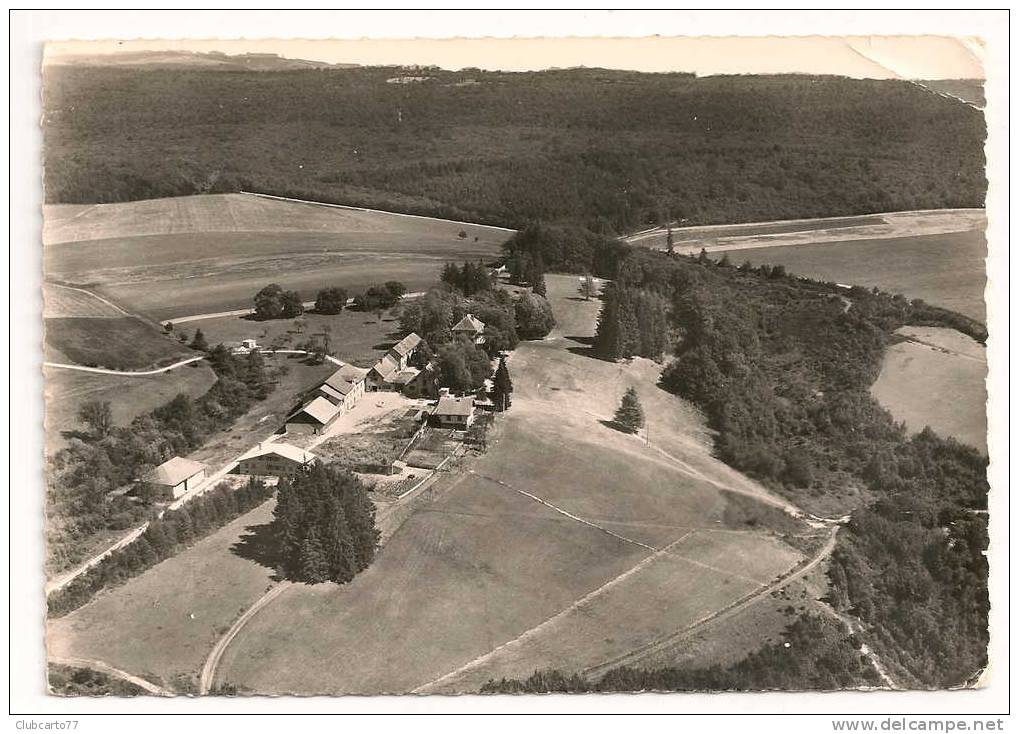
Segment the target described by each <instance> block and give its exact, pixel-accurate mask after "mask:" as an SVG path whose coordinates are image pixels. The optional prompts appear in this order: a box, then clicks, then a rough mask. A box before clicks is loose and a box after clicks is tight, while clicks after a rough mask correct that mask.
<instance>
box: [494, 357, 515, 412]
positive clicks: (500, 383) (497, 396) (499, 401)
mask: <svg viewBox="0 0 1019 734" xmlns="http://www.w3.org/2000/svg"><path fill="white" fill-rule="evenodd" d="M492 399H493V402H494V403H495V408H496V410H507V409H508V408H509V407H510V405H512V404H513V381H512V380H511V379H510V374H509V368H508V367H507V366H506V358H505V357H503V358H501V359H500V360H499V368H498V369H497V370H496V371H495V387H494V389H493V390H492Z"/></svg>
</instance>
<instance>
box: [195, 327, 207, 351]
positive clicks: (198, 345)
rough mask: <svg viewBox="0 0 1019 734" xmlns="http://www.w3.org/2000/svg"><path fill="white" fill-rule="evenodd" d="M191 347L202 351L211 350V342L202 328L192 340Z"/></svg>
mask: <svg viewBox="0 0 1019 734" xmlns="http://www.w3.org/2000/svg"><path fill="white" fill-rule="evenodd" d="M191 348H192V349H197V350H198V351H200V352H207V351H209V342H207V341H206V340H205V334H203V333H202V330H201V329H198V330H197V331H196V332H195V336H194V338H193V339H192V340H191Z"/></svg>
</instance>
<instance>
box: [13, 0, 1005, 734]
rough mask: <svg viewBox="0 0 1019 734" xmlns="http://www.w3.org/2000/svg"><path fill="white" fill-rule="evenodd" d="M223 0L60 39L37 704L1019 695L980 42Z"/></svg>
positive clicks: (49, 248) (47, 244)
mask: <svg viewBox="0 0 1019 734" xmlns="http://www.w3.org/2000/svg"><path fill="white" fill-rule="evenodd" d="M84 12H86V14H87V11H84ZM234 12H240V11H234ZM531 12H538V11H531ZM599 12H601V11H599ZM870 12H872V13H874V12H879V11H870ZM454 14H455V13H454ZM538 14H539V15H540V12H538ZM298 15H299V13H298ZM340 15H341V16H342V13H341V14H340ZM507 15H508V16H512V15H513V13H512V12H507ZM636 15H639V13H636ZM921 15H922V13H921ZM191 16H192V17H193V20H194V23H195V26H196V31H195V33H196V34H197V35H196V37H194V38H178V37H166V38H160V37H158V35H156V36H153V35H151V34H147V35H146V36H145V37H144V38H142V37H138V36H132V35H126V36H112V35H111V36H110V37H107V38H85V37H81V38H77V37H74V36H69V37H63V38H52V39H49V40H47V41H46V42H45V43H44V44H40V45H39V47H38V48H37V54H38V57H37V62H38V66H37V68H36V70H35V71H36V73H37V74H38V85H39V98H38V104H39V114H38V118H37V119H36V121H35V124H36V125H37V127H38V133H37V134H38V139H39V143H40V145H39V150H38V151H36V152H35V153H34V155H36V156H38V166H39V176H40V180H29V179H25V180H24V181H22V182H21V184H20V185H21V186H23V187H27V188H33V187H34V189H35V190H37V196H38V202H39V212H40V226H39V228H38V230H37V236H38V238H39V239H38V240H36V241H20V242H19V244H18V246H19V247H21V248H24V249H27V250H30V251H32V255H31V257H32V258H34V259H35V260H36V261H37V262H38V266H39V268H41V275H40V276H38V277H39V278H40V279H41V282H39V283H38V286H37V287H38V289H39V292H38V295H37V296H35V298H36V299H37V302H38V312H37V313H36V315H35V316H34V317H33V318H34V319H35V321H34V322H33V323H35V324H38V334H39V339H40V346H39V354H38V355H37V356H34V357H33V356H32V355H25V359H36V360H37V361H36V362H34V364H33V366H32V367H31V369H32V370H35V372H36V373H37V374H38V373H40V372H41V381H40V384H41V385H42V393H41V394H38V395H36V394H32V395H29V396H27V399H28V400H33V401H36V402H37V403H38V404H39V406H40V408H39V410H40V413H41V414H42V416H43V423H42V425H40V426H39V435H40V437H41V438H40V440H41V448H40V449H39V452H40V453H41V456H40V458H39V459H38V463H39V465H40V466H41V472H40V473H39V476H38V477H37V479H36V484H35V485H30V486H22V487H21V488H20V490H19V491H20V492H23V493H29V494H34V495H37V496H38V497H39V498H40V499H39V502H40V504H41V506H42V513H43V517H39V518H37V519H36V520H34V522H37V523H38V524H39V526H40V527H41V528H42V530H41V532H40V535H42V536H43V537H42V538H41V539H40V540H39V544H40V547H41V548H43V550H41V551H40V557H41V563H42V566H43V568H42V569H40V570H39V572H38V575H39V582H38V588H37V590H36V591H34V592H33V593H34V594H36V595H38V596H39V597H40V598H42V596H43V595H44V597H45V611H44V616H45V621H44V623H40V625H39V629H38V630H37V631H34V632H33V633H32V634H34V635H36V636H37V637H38V638H39V642H38V645H40V646H43V645H44V649H45V675H44V676H40V679H39V680H37V681H35V682H34V684H33V685H34V686H35V688H37V689H38V692H39V693H40V694H41V695H44V696H45V697H46V698H47V699H62V700H65V701H66V700H74V699H81V700H85V699H88V700H89V701H92V700H95V699H97V698H102V699H107V700H110V701H112V700H119V701H124V700H131V701H136V702H137V701H144V700H145V699H168V701H167V702H166V705H170V702H171V701H176V702H179V705H181V706H183V705H187V702H188V701H193V700H196V699H199V700H201V699H206V700H209V699H214V700H216V701H220V702H222V703H223V705H227V704H230V705H234V704H235V703H236V705H238V706H243V702H245V701H250V702H256V701H263V700H266V699H264V697H267V696H271V697H287V698H289V697H309V696H316V697H322V696H326V697H350V696H357V697H374V696H388V697H390V700H394V701H395V700H397V699H395V698H393V697H414V698H429V699H431V698H436V699H443V698H445V699H449V698H450V697H465V696H467V697H478V698H477V699H474V698H472V700H480V701H482V703H484V702H485V701H488V700H495V701H510V702H511V703H510V705H512V701H513V700H518V701H520V702H521V703H520V706H521V707H522V708H519V709H518V712H523V711H524V710H525V708H526V706H525V702H527V701H530V700H533V697H532V696H531V695H530V694H557V695H559V696H567V698H566V699H565V700H566V701H568V703H569V705H571V707H572V708H574V709H575V708H576V707H580V708H582V707H583V705H584V702H585V701H597V700H606V699H605V698H604V697H599V696H594V695H592V694H619V693H631V694H632V693H640V692H644V693H645V694H649V693H652V692H653V693H658V694H668V696H669V698H667V699H665V701H667V702H675V703H676V704H677V705H678V706H681V705H682V701H683V700H684V699H685V698H686V697H688V696H694V695H696V694H703V693H708V692H711V693H724V694H725V697H724V698H718V697H716V698H715V699H714V700H715V702H716V703H717V704H718V705H719V706H722V705H723V704H722V702H723V701H730V700H731V701H734V702H735V703H734V704H733V705H739V702H740V701H742V700H745V697H750V698H755V697H756V700H759V699H761V698H763V699H764V700H767V699H768V698H769V697H772V696H782V695H785V696H787V697H788V696H790V695H791V696H792V698H793V699H795V697H796V696H797V695H805V694H807V693H811V692H854V693H856V694H858V695H861V696H862V695H864V694H863V693H862V692H868V693H869V694H870V695H878V694H881V693H882V692H885V693H889V692H894V693H895V694H897V695H900V696H905V695H908V694H910V693H911V692H912V693H918V692H922V693H924V695H929V696H932V697H933V696H945V697H951V696H957V697H965V696H966V695H968V694H967V691H979V690H981V689H985V688H986V687H987V686H989V685H990V686H993V685H998V686H1001V685H1005V686H1007V684H1008V682H1007V678H1002V677H1001V675H1000V674H1001V673H1002V671H1007V670H1008V663H1007V661H1006V660H1000V659H994V658H993V657H992V656H991V655H990V654H989V649H990V647H989V646H990V645H991V642H992V639H991V638H992V633H994V630H993V629H992V627H991V624H990V614H991V609H992V603H991V594H990V592H989V585H990V581H989V579H990V578H991V574H992V567H994V566H995V564H1001V565H1000V566H999V567H998V568H997V570H996V571H994V572H995V573H1003V572H1004V571H1005V568H1004V566H1005V564H1007V552H1006V554H1005V557H1002V556H1001V555H994V554H991V553H990V552H989V549H990V548H991V545H992V535H993V533H992V532H991V531H992V529H993V530H994V532H997V533H1002V532H1003V533H1005V534H1007V532H1008V526H1007V525H1008V523H1007V519H1008V518H1007V516H1006V515H1007V509H1006V510H1005V514H1004V515H1001V516H999V517H998V518H994V510H993V509H992V504H991V503H990V501H989V498H990V497H991V496H992V495H994V494H995V493H1004V494H1005V495H1007V492H1008V487H1007V484H1005V485H1002V486H995V485H994V483H992V482H991V480H990V479H989V476H990V475H989V474H988V469H989V465H990V464H996V465H997V466H998V467H999V469H1000V466H1001V463H1000V462H1005V466H1006V467H1007V418H1005V423H1004V430H1003V431H999V432H998V433H997V434H996V432H995V431H994V430H990V431H989V428H988V426H989V418H988V416H989V414H988V405H989V403H988V395H989V384H990V383H988V375H989V372H988V364H989V361H990V362H991V363H992V365H993V367H994V369H995V370H996V371H997V372H998V377H999V379H1002V380H1003V379H1005V377H1004V375H1005V373H1007V354H1006V356H1005V362H1004V364H1003V363H1002V361H1001V359H1000V358H998V359H997V360H996V361H995V360H994V359H993V358H989V355H988V345H989V344H992V343H994V340H995V339H997V340H998V341H997V344H998V345H999V349H1000V348H1001V346H1000V345H1001V344H1002V343H1003V342H1004V343H1007V339H1008V335H1007V323H1008V322H1007V319H1008V314H1007V278H1008V274H1007V271H999V272H998V273H997V274H996V276H995V275H994V274H993V272H992V276H993V277H996V284H997V285H996V289H997V290H995V291H994V292H997V293H998V294H999V297H998V299H997V300H995V299H992V297H991V295H990V294H991V293H992V290H988V272H989V268H988V262H989V257H990V254H989V253H990V251H991V250H995V249H997V250H1002V249H1006V250H1007V246H1008V242H1007V230H1005V231H1004V235H1003V236H1004V239H1001V235H1002V230H1001V229H1000V228H999V229H996V230H994V232H996V233H997V234H996V235H992V230H991V229H989V221H990V220H993V219H994V218H995V217H997V218H998V219H997V223H998V226H999V227H1000V226H1001V221H1002V220H1001V217H1004V218H1005V221H1006V223H1007V212H1001V211H994V210H993V209H992V208H991V207H990V205H989V204H988V202H989V199H988V187H989V181H990V178H989V173H988V171H989V165H990V160H989V157H990V156H989V148H988V147H987V146H988V136H989V124H990V123H989V120H990V118H989V116H988V114H989V109H991V108H993V107H994V105H995V104H997V105H999V113H1000V112H1001V110H1000V105H1002V104H1003V102H1002V101H1001V100H998V101H997V102H995V100H994V99H993V98H992V95H991V94H990V87H989V86H988V83H987V80H988V78H989V75H990V74H991V73H992V71H991V69H990V68H989V61H988V59H989V56H988V54H989V50H988V41H987V40H986V39H984V38H980V37H977V36H973V35H949V34H940V35H935V34H923V33H917V34H913V35H904V34H890V35H887V36H883V35H851V34H847V35H830V34H829V35H813V36H806V35H803V34H799V33H797V34H790V35H788V36H783V35H760V36H756V37H754V36H750V35H743V36H735V35H733V36H722V35H714V36H708V35H703V36H693V35H684V34H682V33H670V34H658V35H647V36H644V37H630V38H623V37H616V38H612V37H596V36H590V37H584V36H583V34H577V35H569V36H567V35H563V36H562V37H553V36H543V35H542V34H540V33H538V34H535V35H534V37H531V38H524V37H512V38H510V37H507V38H487V37H483V36H481V35H479V36H477V37H470V36H469V35H466V34H462V33H461V34H459V35H458V37H456V38H450V39H447V40H439V39H417V40H415V39H413V38H403V39H398V38H393V39H390V40H387V39H385V38H384V37H383V38H368V37H364V38H356V37H355V38H339V37H337V38H332V39H330V38H328V37H324V38H323V37H314V38H312V37H307V38H301V37H297V36H292V37H286V38H283V37H280V38H275V37H274V36H273V29H272V26H271V25H266V26H265V28H264V33H262V34H261V36H260V37H255V36H251V37H248V38H239V37H221V38H217V36H216V33H215V29H213V28H211V27H210V32H209V33H208V34H207V35H206V36H205V37H202V35H201V34H202V31H203V26H202V20H203V15H202V12H201V11H192V12H191ZM1004 17H1005V24H1006V25H1007V11H1006V13H1005V16H1004ZM68 27H71V26H68ZM319 30H320V31H321V30H322V29H319ZM326 32H327V31H326ZM319 35H320V34H319ZM997 71H1002V70H997ZM1003 73H1004V74H1005V75H1006V76H1007V69H1006V70H1003ZM997 165H998V166H999V167H1001V166H1007V161H1005V160H999V161H998V162H997ZM14 185H15V184H14V179H12V187H13V186H14ZM13 247H14V244H13V241H12V249H13ZM1002 279H1004V280H1003V281H1002ZM31 287H32V288H36V286H35V285H33V286H31ZM989 325H990V326H991V328H990V329H989ZM33 328H35V327H33ZM998 329H1002V331H998ZM999 354H1000V352H999ZM1004 389H1006V390H1007V385H1006V387H1005V388H1004ZM995 394H996V395H997V400H998V401H1004V400H1005V399H1006V394H1007V393H1006V392H1003V391H1002V388H999V391H998V392H997V393H995ZM994 402H995V401H994V400H992V401H991V403H992V404H993V403H994ZM999 405H1001V403H1000V402H999ZM13 420H14V418H13V414H12V421H13ZM25 428H26V430H27V429H28V428H33V426H26V427H25ZM13 433H14V431H13V423H12V434H13ZM11 491H12V494H13V493H14V486H13V485H12V488H11ZM998 506H1000V505H998ZM995 520H997V521H998V522H997V523H995ZM995 542H996V543H998V542H1003V543H1004V544H1005V547H1006V548H1007V542H1008V541H1007V538H1004V539H1002V538H995ZM999 547H1000V546H999ZM999 583H1005V579H1002V580H1001V581H1000V582H999ZM998 611H1000V609H999V610H998ZM997 634H1003V635H1007V629H1005V630H997ZM791 692H794V693H791ZM730 697H731V698H730ZM272 700H284V699H272ZM555 700H564V699H561V698H556V699H555ZM786 700H787V701H788V700H792V699H790V698H786ZM871 700H875V699H871ZM900 700H901V699H900ZM910 700H912V701H916V700H923V699H922V698H921V699H916V698H914V699H910ZM862 701H864V702H866V701H867V698H863V699H862ZM440 703H441V701H440ZM948 705H951V704H950V703H949V704H948ZM851 709H852V706H850V707H846V706H844V705H841V708H840V709H839V710H840V711H843V712H844V711H847V710H849V711H850V712H851ZM162 710H163V711H164V712H172V711H173V709H172V708H163V709H162ZM825 729H826V730H829V729H827V725H826V726H825ZM991 729H992V730H993V726H992V727H991ZM819 730H820V729H819Z"/></svg>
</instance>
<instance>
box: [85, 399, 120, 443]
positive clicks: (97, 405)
mask: <svg viewBox="0 0 1019 734" xmlns="http://www.w3.org/2000/svg"><path fill="white" fill-rule="evenodd" d="M78 420H80V421H81V422H82V423H84V424H85V425H87V426H88V427H89V428H91V429H92V433H93V434H94V435H95V436H96V438H105V437H106V436H108V435H109V434H110V431H112V430H113V411H112V410H111V409H110V404H109V402H107V401H105V400H90V401H89V402H87V403H85V404H84V405H82V406H81V408H79V409H78Z"/></svg>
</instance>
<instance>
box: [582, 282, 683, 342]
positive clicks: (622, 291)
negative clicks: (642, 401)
mask: <svg viewBox="0 0 1019 734" xmlns="http://www.w3.org/2000/svg"><path fill="white" fill-rule="evenodd" d="M667 309H668V304H667V303H666V300H665V298H664V297H662V296H661V295H660V294H659V293H656V292H654V291H647V290H634V289H631V288H629V287H627V286H626V285H621V284H620V285H617V284H612V283H610V284H608V285H607V286H606V287H605V289H604V291H603V293H602V308H601V313H600V314H599V315H598V327H597V330H596V332H595V338H594V349H595V353H596V354H598V356H600V357H602V358H603V359H626V358H629V357H633V356H635V355H636V356H641V357H647V358H649V359H659V358H660V357H661V356H662V353H663V352H664V351H665V348H666V346H667V344H668V339H669V325H668V317H667V313H666V312H667Z"/></svg>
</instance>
